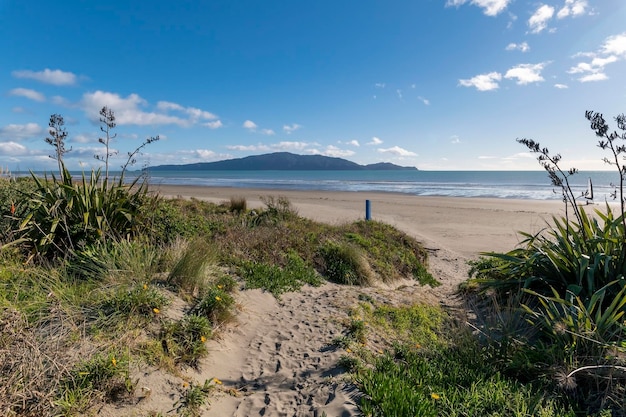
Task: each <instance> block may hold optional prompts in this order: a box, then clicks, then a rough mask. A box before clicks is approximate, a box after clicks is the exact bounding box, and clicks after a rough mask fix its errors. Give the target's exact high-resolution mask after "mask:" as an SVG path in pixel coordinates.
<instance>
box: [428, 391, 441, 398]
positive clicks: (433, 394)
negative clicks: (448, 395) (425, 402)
mask: <svg viewBox="0 0 626 417" xmlns="http://www.w3.org/2000/svg"><path fill="white" fill-rule="evenodd" d="M430 398H432V399H433V400H438V399H440V398H441V397H440V396H439V394H435V393H434V392H433V393H432V394H430Z"/></svg>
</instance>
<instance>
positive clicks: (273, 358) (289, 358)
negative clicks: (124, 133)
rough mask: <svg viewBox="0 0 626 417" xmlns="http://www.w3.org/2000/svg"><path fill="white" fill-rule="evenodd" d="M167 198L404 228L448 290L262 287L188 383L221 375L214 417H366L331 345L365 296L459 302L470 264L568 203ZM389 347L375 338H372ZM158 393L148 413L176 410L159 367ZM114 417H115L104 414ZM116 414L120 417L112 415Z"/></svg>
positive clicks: (154, 388) (197, 190)
mask: <svg viewBox="0 0 626 417" xmlns="http://www.w3.org/2000/svg"><path fill="white" fill-rule="evenodd" d="M156 188H158V193H160V195H162V196H167V197H177V196H180V197H184V198H192V197H193V198H197V199H201V200H207V201H212V202H216V203H220V202H227V201H229V200H230V198H231V197H245V198H246V200H247V202H248V207H249V208H253V207H256V206H262V205H263V203H262V197H267V196H274V197H278V196H284V197H286V198H288V199H289V201H290V202H291V203H292V205H293V206H294V207H295V208H296V209H297V210H298V212H299V214H300V215H301V216H304V217H308V218H311V219H313V220H316V221H321V222H327V223H331V224H337V223H342V222H350V221H354V220H358V219H362V218H364V217H365V201H366V200H370V204H371V217H372V219H373V220H378V221H383V222H386V223H389V224H391V225H394V226H396V227H397V228H399V229H401V230H403V231H404V232H406V233H408V234H409V235H411V236H413V237H415V238H417V239H418V240H419V241H421V242H422V243H423V244H424V245H425V246H426V248H427V249H428V250H429V271H430V272H431V273H432V274H433V276H434V277H435V278H437V279H438V280H439V281H440V282H441V283H442V284H443V285H442V286H440V287H437V288H430V287H420V286H419V285H417V284H416V283H415V282H414V281H409V280H406V281H403V282H401V283H398V285H397V286H395V287H392V288H390V287H383V286H376V287H372V288H356V287H347V286H340V285H336V284H332V283H327V284H324V285H323V286H321V287H318V288H313V287H305V288H303V289H302V291H300V292H296V293H289V294H285V295H283V296H282V297H281V299H280V300H276V299H274V297H273V296H271V295H270V294H268V293H263V292H262V291H260V290H252V291H242V292H240V293H239V294H238V296H237V302H238V305H239V306H240V307H239V308H240V311H239V313H238V318H237V321H236V323H235V324H233V325H230V326H228V327H227V328H224V329H221V330H220V333H219V337H218V338H217V339H214V340H211V341H209V342H207V343H208V348H209V355H208V357H207V358H206V359H204V360H203V361H202V363H201V366H200V367H199V370H198V371H196V370H192V369H188V370H186V371H185V378H186V379H187V380H191V381H197V382H198V383H202V382H203V381H204V380H205V379H211V378H218V379H219V380H220V381H221V382H222V385H220V386H219V387H218V390H217V392H215V393H214V394H212V397H211V398H210V407H209V408H208V411H205V412H203V414H202V415H205V416H251V415H266V416H321V415H323V413H326V415H327V416H356V415H359V411H358V407H357V401H358V393H357V392H356V390H355V388H354V387H353V386H352V385H351V384H350V382H349V380H347V379H346V378H345V375H344V374H343V371H342V369H341V368H340V367H338V366H337V362H338V361H339V359H340V357H341V356H342V355H343V354H345V353H346V352H344V351H343V349H340V348H329V346H330V344H331V342H332V340H333V339H334V338H336V337H337V336H340V335H341V334H342V332H343V331H344V330H345V325H344V323H346V321H347V320H348V319H349V316H348V314H349V311H350V308H352V307H354V306H355V305H357V304H358V303H359V297H360V296H362V295H363V294H367V295H368V296H369V297H372V298H373V299H375V300H377V301H379V302H381V303H383V302H386V303H395V304H397V303H416V302H431V303H439V304H442V305H444V306H445V305H452V304H454V303H455V297H454V293H455V290H456V288H457V286H458V284H459V283H460V282H462V281H463V280H465V279H466V278H467V260H469V259H473V258H476V257H477V256H479V253H480V252H482V251H507V250H509V249H512V248H514V247H515V245H516V244H517V243H518V240H519V238H518V234H517V232H518V231H528V232H533V231H538V230H540V229H541V228H543V227H545V225H546V221H549V220H550V219H551V217H552V216H553V215H561V214H563V210H564V206H563V204H562V203H561V202H559V201H527V200H521V201H520V200H496V199H466V198H434V197H416V196H408V195H399V194H387V193H360V192H310V191H306V192H304V191H280V192H278V191H276V190H260V189H239V188H237V189H234V188H207V187H191V186H164V185H163V186H159V187H155V188H153V190H155V189H156ZM367 343H368V346H369V347H370V348H371V349H373V351H376V352H377V351H378V350H379V349H380V347H379V345H378V343H379V341H378V340H376V338H375V335H374V336H373V337H372V339H371V340H368V342H367ZM139 378H140V382H139V384H140V386H146V387H149V388H150V389H151V392H152V396H151V397H150V398H149V399H148V400H146V401H144V402H143V403H142V404H141V406H140V408H141V409H142V410H155V409H167V407H171V403H172V400H171V399H172V398H173V393H172V387H173V386H174V384H175V383H174V382H171V381H169V382H168V381H164V380H163V377H162V374H161V373H159V371H158V370H155V371H154V372H145V371H142V373H141V374H140V376H139ZM103 415H107V413H103ZM108 415H111V416H116V417H117V416H119V415H120V414H119V413H117V414H116V413H115V412H112V413H110V414H108Z"/></svg>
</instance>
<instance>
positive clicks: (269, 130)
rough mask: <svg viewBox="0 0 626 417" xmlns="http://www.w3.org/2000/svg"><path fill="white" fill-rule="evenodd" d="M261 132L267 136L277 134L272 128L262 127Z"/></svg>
mask: <svg viewBox="0 0 626 417" xmlns="http://www.w3.org/2000/svg"><path fill="white" fill-rule="evenodd" d="M261 133H262V134H264V135H267V136H272V135H275V134H276V132H274V131H273V130H272V129H261Z"/></svg>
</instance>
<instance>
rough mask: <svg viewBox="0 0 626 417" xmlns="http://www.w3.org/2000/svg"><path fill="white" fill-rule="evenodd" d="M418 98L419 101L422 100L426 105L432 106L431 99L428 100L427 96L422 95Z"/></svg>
mask: <svg viewBox="0 0 626 417" xmlns="http://www.w3.org/2000/svg"><path fill="white" fill-rule="evenodd" d="M417 99H418V100H419V101H421V102H422V103H424V104H425V105H427V106H430V100H428V99H427V98H424V97H422V96H418V97H417Z"/></svg>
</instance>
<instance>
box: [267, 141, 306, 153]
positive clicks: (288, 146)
mask: <svg viewBox="0 0 626 417" xmlns="http://www.w3.org/2000/svg"><path fill="white" fill-rule="evenodd" d="M309 145H310V144H309V143H306V142H289V141H284V142H278V143H275V144H273V145H271V147H272V149H276V150H283V151H288V150H297V151H301V150H304V149H306V148H307V147H308V146H309Z"/></svg>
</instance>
